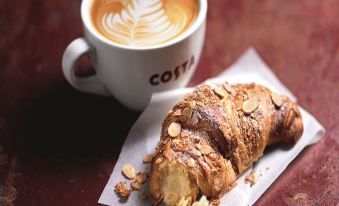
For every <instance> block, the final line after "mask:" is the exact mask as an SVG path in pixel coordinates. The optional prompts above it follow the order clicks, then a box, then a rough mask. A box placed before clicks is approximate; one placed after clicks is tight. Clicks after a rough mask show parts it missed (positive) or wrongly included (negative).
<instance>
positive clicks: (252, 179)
mask: <svg viewBox="0 0 339 206" xmlns="http://www.w3.org/2000/svg"><path fill="white" fill-rule="evenodd" d="M255 182H256V176H255V171H254V170H251V172H250V173H249V174H248V175H247V176H246V177H245V184H250V185H251V187H252V186H253V185H254V184H255Z"/></svg>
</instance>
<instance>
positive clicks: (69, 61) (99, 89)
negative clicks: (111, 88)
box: [62, 38, 110, 96]
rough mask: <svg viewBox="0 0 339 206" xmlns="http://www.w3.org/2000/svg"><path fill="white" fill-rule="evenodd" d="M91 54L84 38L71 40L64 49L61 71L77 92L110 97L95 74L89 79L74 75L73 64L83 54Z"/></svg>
mask: <svg viewBox="0 0 339 206" xmlns="http://www.w3.org/2000/svg"><path fill="white" fill-rule="evenodd" d="M88 52H92V50H91V48H90V45H89V44H88V43H87V42H86V40H85V39H84V38H78V39H75V40H73V41H72V42H71V43H70V44H69V45H68V47H67V48H66V50H65V52H64V55H63V57H62V71H63V73H64V76H65V78H66V79H67V81H68V82H69V83H70V84H71V85H72V86H73V87H74V88H75V89H77V90H79V91H83V92H88V93H92V94H98V95H102V96H110V93H109V92H108V91H107V90H106V88H105V86H104V85H103V84H102V83H101V82H100V80H99V79H98V77H97V76H96V74H94V75H92V76H89V77H77V76H76V75H75V72H74V70H75V63H76V62H77V60H78V59H79V58H80V57H81V56H82V55H84V54H86V53H88Z"/></svg>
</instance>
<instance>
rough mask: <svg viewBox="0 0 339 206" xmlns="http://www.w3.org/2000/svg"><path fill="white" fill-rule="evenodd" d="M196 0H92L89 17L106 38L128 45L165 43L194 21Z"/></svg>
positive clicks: (140, 45)
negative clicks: (93, 0)
mask: <svg viewBox="0 0 339 206" xmlns="http://www.w3.org/2000/svg"><path fill="white" fill-rule="evenodd" d="M198 7H199V4H198V2H197V0H95V2H94V4H93V8H92V20H93V23H94V25H95V27H96V28H97V30H98V31H99V32H100V33H101V34H102V35H103V36H105V37H106V38H108V39H110V40H111V41H114V42H116V43H119V44H123V45H129V46H139V47H142V46H152V45H158V44H161V43H165V42H167V41H169V40H171V39H173V38H175V37H177V36H178V35H180V34H182V33H183V32H185V31H186V30H187V29H188V28H189V27H190V26H191V24H192V22H194V20H195V18H196V16H197V13H198V9H199V8H198Z"/></svg>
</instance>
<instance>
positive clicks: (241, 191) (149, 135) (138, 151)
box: [99, 49, 325, 206]
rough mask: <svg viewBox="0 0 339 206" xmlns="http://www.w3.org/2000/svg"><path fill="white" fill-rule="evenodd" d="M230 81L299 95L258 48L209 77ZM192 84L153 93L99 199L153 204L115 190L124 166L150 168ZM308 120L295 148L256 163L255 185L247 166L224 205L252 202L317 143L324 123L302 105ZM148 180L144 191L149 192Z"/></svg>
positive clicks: (108, 202)
mask: <svg viewBox="0 0 339 206" xmlns="http://www.w3.org/2000/svg"><path fill="white" fill-rule="evenodd" d="M224 81H228V82H229V83H231V84H233V83H251V82H255V83H257V84H261V85H263V86H266V87H268V88H270V89H272V90H274V91H276V92H278V93H280V94H284V95H286V96H289V97H290V98H291V99H292V100H294V101H296V98H295V96H293V94H292V93H291V92H290V91H289V90H288V89H287V88H286V87H285V86H284V85H283V84H282V83H281V82H280V81H279V80H278V78H277V77H276V76H275V75H274V73H273V72H272V71H271V70H270V69H269V68H268V66H267V65H266V64H265V63H264V62H263V61H262V60H261V58H260V57H259V56H258V54H257V53H256V51H255V50H254V49H248V50H247V51H246V52H245V53H244V54H243V55H242V56H241V57H240V58H239V59H238V60H237V61H236V62H235V63H234V64H233V65H232V66H231V67H230V68H228V69H227V70H225V72H223V73H222V74H220V75H219V76H218V77H217V78H214V79H209V80H207V81H206V83H208V84H214V83H218V82H224ZM190 91H192V88H184V89H177V90H172V91H167V92H163V93H158V94H155V95H153V97H152V100H151V103H150V105H149V106H148V107H147V108H146V109H145V110H144V112H143V113H142V114H141V116H140V117H139V119H138V120H137V122H136V123H135V124H134V125H133V127H132V129H131V130H130V132H129V134H128V137H127V139H126V141H125V143H124V145H123V148H122V151H121V154H120V156H119V160H118V161H117V163H116V165H115V168H114V170H113V173H112V175H111V177H110V179H109V181H108V183H107V185H106V187H105V189H104V191H103V193H102V195H101V197H100V199H99V203H101V204H105V205H133V206H137V205H142V206H143V205H151V199H150V198H148V199H147V200H145V201H142V200H140V198H139V196H138V195H139V194H138V192H132V194H131V196H130V197H129V199H128V201H126V202H124V203H122V202H120V201H119V198H118V197H117V195H116V194H115V192H114V186H115V184H116V183H117V182H118V181H124V180H125V179H124V177H123V176H122V174H121V169H122V167H123V166H124V165H125V164H132V165H133V166H134V167H135V169H136V170H137V171H149V165H146V164H143V163H142V160H143V157H144V156H145V155H146V154H149V153H152V152H154V149H155V147H156V145H157V143H158V141H159V138H160V129H161V123H162V121H163V120H164V118H165V115H166V114H167V112H168V111H169V110H170V109H171V108H172V107H173V106H174V105H175V104H176V103H177V102H178V100H179V99H181V98H182V97H183V96H184V95H185V94H186V93H188V92H190ZM300 110H301V115H302V119H303V124H304V133H303V135H302V137H301V139H300V140H299V141H298V143H297V144H296V145H294V146H293V147H292V148H288V149H286V148H282V147H274V148H272V149H269V151H267V152H265V155H264V156H263V157H262V158H260V159H259V161H258V162H256V163H255V165H254V166H253V169H254V170H255V171H256V176H257V181H256V184H255V185H254V186H252V187H250V186H249V184H245V183H244V179H245V176H246V175H247V174H248V173H249V172H250V170H247V171H246V172H245V173H244V174H243V175H242V176H241V177H240V178H239V179H238V180H237V186H236V187H235V188H234V189H233V190H231V191H230V192H228V193H226V194H225V195H224V196H223V197H222V199H221V205H225V206H226V205H230V206H232V205H238V206H242V205H244V206H245V205H246V206H247V205H252V204H254V203H255V201H256V200H257V199H258V198H259V197H260V196H261V195H262V194H263V193H264V192H265V190H266V189H267V188H268V187H269V186H270V185H271V184H272V183H273V182H274V180H275V179H276V178H277V177H278V176H279V175H280V174H281V173H282V172H283V171H284V170H285V169H286V167H287V166H288V164H289V163H290V162H291V161H292V160H293V159H294V158H295V157H296V156H297V155H298V154H299V153H300V152H301V151H302V150H303V149H304V148H305V147H306V146H307V145H310V144H313V143H315V142H317V141H319V139H320V138H321V137H322V136H323V135H324V133H325V130H324V128H323V127H322V125H321V124H320V123H319V122H318V121H317V120H316V119H315V118H314V117H313V116H312V115H311V114H309V113H308V112H307V111H305V110H304V109H303V108H300ZM148 190H149V185H148V184H146V185H145V187H144V190H143V191H144V192H146V193H148Z"/></svg>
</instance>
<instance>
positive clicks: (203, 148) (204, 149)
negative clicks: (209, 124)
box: [199, 145, 213, 155]
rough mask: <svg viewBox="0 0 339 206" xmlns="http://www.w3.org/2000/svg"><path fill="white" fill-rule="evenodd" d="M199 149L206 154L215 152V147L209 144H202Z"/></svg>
mask: <svg viewBox="0 0 339 206" xmlns="http://www.w3.org/2000/svg"><path fill="white" fill-rule="evenodd" d="M199 149H200V152H201V153H202V154H204V155H207V154H209V153H211V152H213V148H212V147H211V146H209V145H201V146H200V147H199Z"/></svg>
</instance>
